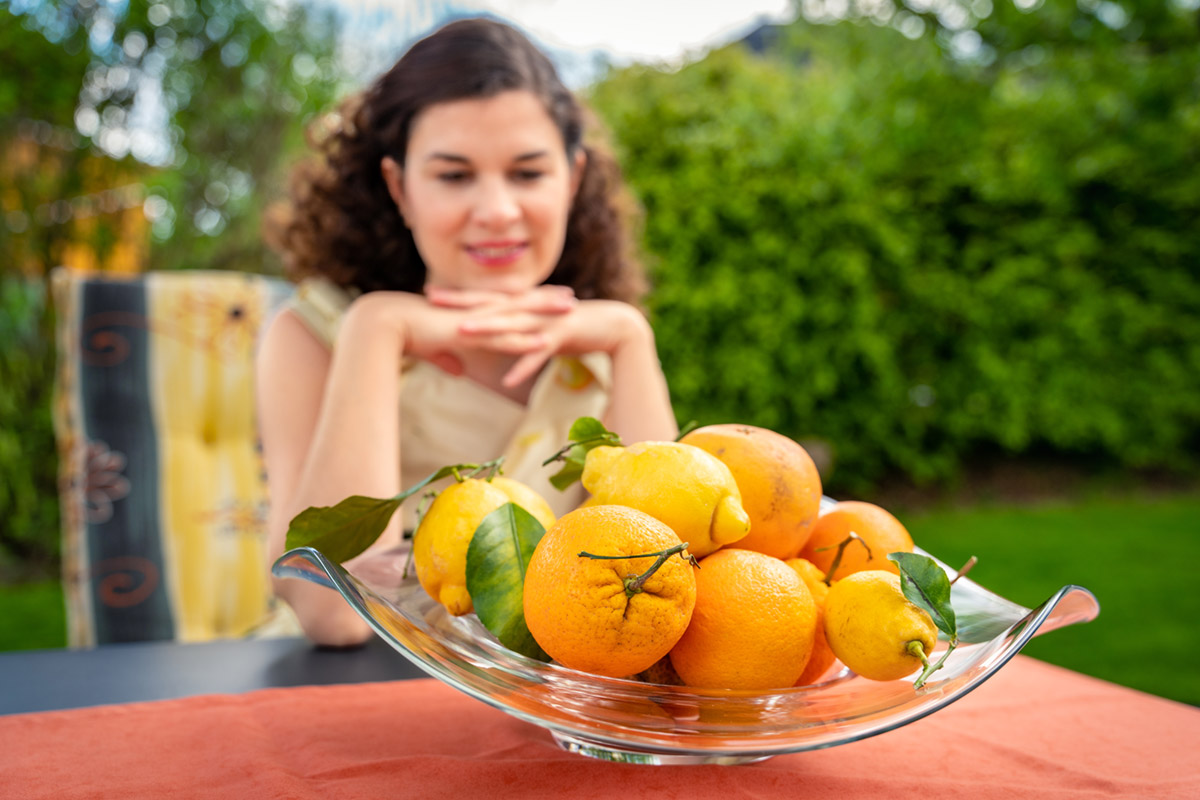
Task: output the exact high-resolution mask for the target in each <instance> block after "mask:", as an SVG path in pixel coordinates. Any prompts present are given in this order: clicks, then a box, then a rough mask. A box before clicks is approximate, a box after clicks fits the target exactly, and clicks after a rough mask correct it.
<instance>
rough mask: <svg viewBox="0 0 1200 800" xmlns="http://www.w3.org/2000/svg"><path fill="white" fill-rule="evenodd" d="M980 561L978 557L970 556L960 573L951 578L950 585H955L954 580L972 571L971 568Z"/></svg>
mask: <svg viewBox="0 0 1200 800" xmlns="http://www.w3.org/2000/svg"><path fill="white" fill-rule="evenodd" d="M978 563H979V559H978V558H976V557H975V556H971V557H970V558H968V559H967V563H965V564H963V565H962V569H960V570H959V571H958V574H957V575H955V576H954V577H953V578H951V579H950V585H951V586H953V585H954V582H955V581H956V580H958V579H959V578H962V577H965V576H966V574H967V573H968V572H970V571H971V568H972V567H974V566H975V565H976V564H978Z"/></svg>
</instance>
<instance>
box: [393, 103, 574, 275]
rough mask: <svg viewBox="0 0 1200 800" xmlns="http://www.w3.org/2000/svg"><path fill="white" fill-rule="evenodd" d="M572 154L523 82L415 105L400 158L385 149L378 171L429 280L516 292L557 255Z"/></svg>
mask: <svg viewBox="0 0 1200 800" xmlns="http://www.w3.org/2000/svg"><path fill="white" fill-rule="evenodd" d="M574 161H575V163H569V162H568V159H567V155H566V151H565V148H564V145H563V140H562V135H561V134H560V133H559V131H558V127H557V126H556V125H555V124H554V121H553V120H551V118H550V115H549V114H548V113H547V112H546V110H545V107H544V106H543V105H542V103H541V101H540V100H538V98H537V97H536V96H535V95H534V94H533V93H531V92H528V91H508V92H503V93H501V94H498V95H495V96H494V97H488V98H475V99H469V100H455V101H452V102H447V103H438V104H436V105H433V106H430V107H429V108H427V109H425V110H424V111H422V112H421V113H420V114H418V115H417V116H416V118H415V119H414V121H413V125H412V129H411V131H410V134H409V142H408V152H407V153H406V154H405V164H404V167H400V165H399V164H397V163H396V161H395V160H393V159H391V158H385V159H384V160H383V175H384V180H385V181H386V182H387V185H388V190H389V192H391V195H392V199H393V200H395V201H396V205H397V207H398V208H399V209H400V213H401V214H402V215H403V217H404V223H405V224H406V225H407V226H408V227H409V229H410V230H411V231H412V236H413V240H414V241H415V242H416V245H417V250H418V251H419V252H420V254H421V258H422V260H424V262H425V266H426V269H427V276H426V282H427V285H428V286H435V287H439V288H450V289H484V290H490V291H497V292H504V293H509V294H514V293H517V292H521V291H525V290H527V289H531V288H533V287H534V286H537V285H539V284H541V283H542V282H543V281H545V280H546V278H547V277H549V276H550V273H551V272H553V271H554V267H555V265H557V263H558V259H559V257H560V256H561V255H562V248H563V240H564V238H565V235H566V229H567V215H568V213H569V212H570V208H571V201H572V198H573V197H574V194H575V190H576V189H577V188H578V183H579V176H580V174H581V172H582V167H583V154H582V152H580V153H579V157H578V158H577V159H574Z"/></svg>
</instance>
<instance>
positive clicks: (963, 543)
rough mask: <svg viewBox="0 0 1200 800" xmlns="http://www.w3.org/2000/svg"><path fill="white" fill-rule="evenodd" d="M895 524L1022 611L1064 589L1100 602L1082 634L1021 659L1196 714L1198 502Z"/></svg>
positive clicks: (1029, 649)
mask: <svg viewBox="0 0 1200 800" xmlns="http://www.w3.org/2000/svg"><path fill="white" fill-rule="evenodd" d="M897 516H900V518H901V520H902V521H903V522H904V523H905V524H906V526H907V527H908V529H909V531H910V532H911V533H912V536H913V539H914V540H915V541H916V542H917V544H919V545H920V546H921V547H923V548H925V549H926V550H928V551H929V552H931V553H933V554H934V555H936V556H937V557H938V558H940V559H942V560H943V561H945V562H946V563H948V564H951V565H952V566H959V565H961V564H963V563H965V562H966V560H967V559H968V558H969V557H970V556H972V555H975V556H978V557H979V563H978V564H977V565H976V566H975V568H974V569H973V570H972V572H971V578H972V579H974V580H975V581H976V582H977V583H980V584H982V585H983V586H986V587H987V588H988V589H991V590H992V591H994V592H996V593H997V594H1000V595H1002V596H1004V597H1007V598H1008V599H1010V600H1012V601H1014V602H1017V603H1020V604H1021V605H1024V606H1027V607H1032V606H1035V605H1039V604H1041V603H1042V602H1043V601H1044V600H1046V599H1047V598H1049V597H1050V595H1051V594H1053V593H1054V592H1055V591H1056V590H1057V589H1058V588H1059V587H1061V586H1064V585H1066V584H1071V583H1073V584H1078V585H1080V586H1084V587H1086V588H1088V589H1090V590H1091V591H1092V593H1093V594H1095V595H1096V598H1097V599H1098V600H1099V601H1100V616H1099V617H1098V618H1097V619H1096V620H1095V621H1094V622H1090V623H1088V624H1086V625H1079V626H1072V627H1069V628H1063V629H1061V630H1057V631H1054V632H1052V633H1049V634H1046V635H1045V636H1039V637H1037V638H1035V639H1034V640H1033V641H1032V642H1030V643H1029V644H1028V645H1027V646H1026V648H1025V649H1024V650H1023V651H1022V652H1024V653H1025V654H1027V655H1031V656H1034V657H1036V658H1040V659H1042V660H1044V661H1049V662H1051V663H1054V664H1060V665H1062V666H1065V667H1070V668H1071V669H1074V670H1078V671H1079V672H1084V673H1087V674H1089V675H1095V676H1096V677H1100V678H1104V679H1106V680H1110V681H1113V682H1114V683H1120V684H1123V685H1125V686H1132V687H1134V688H1137V689H1142V690H1143V691H1147V692H1151V693H1153V694H1158V695H1162V696H1164V697H1170V698H1172V699H1175V700H1181V701H1183V702H1186V703H1191V704H1194V705H1196V704H1200V669H1197V668H1196V663H1197V659H1198V657H1200V627H1198V626H1197V620H1200V590H1198V589H1197V586H1198V585H1200V583H1198V582H1197V578H1196V574H1195V573H1193V572H1192V569H1194V568H1195V565H1196V564H1198V563H1200V494H1187V495H1173V496H1160V497H1152V496H1126V497H1120V496H1118V497H1112V496H1094V497H1085V498H1082V499H1076V500H1072V501H1071V502H1069V503H1067V502H1056V503H1045V504H1040V505H1035V506H1027V507H1011V506H1010V507H1003V506H977V507H973V508H965V509H934V510H928V511H921V512H914V513H911V514H905V513H903V512H902V511H897Z"/></svg>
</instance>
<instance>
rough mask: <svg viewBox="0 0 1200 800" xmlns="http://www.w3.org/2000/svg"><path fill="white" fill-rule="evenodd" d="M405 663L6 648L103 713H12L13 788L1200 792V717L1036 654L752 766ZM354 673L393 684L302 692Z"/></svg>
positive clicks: (199, 648) (25, 680) (195, 649)
mask: <svg viewBox="0 0 1200 800" xmlns="http://www.w3.org/2000/svg"><path fill="white" fill-rule="evenodd" d="M406 663H407V662H405V660H404V659H403V658H401V657H400V656H399V655H397V654H395V653H390V652H388V651H386V650H385V649H381V648H380V646H379V645H377V644H374V643H373V644H372V645H371V646H370V647H368V648H364V649H363V650H360V651H351V652H347V653H341V652H318V651H316V650H314V649H313V648H311V647H310V646H308V645H305V644H304V643H302V642H297V641H283V642H249V641H247V642H236V643H220V644H214V645H138V646H132V645H122V646H119V647H116V648H102V649H101V650H99V651H92V652H88V653H71V652H66V651H63V652H57V653H54V652H42V653H39V654H7V655H0V686H2V687H3V692H4V695H5V700H4V704H5V705H4V706H3V707H4V708H5V709H7V710H9V711H12V710H15V708H16V706H17V703H16V702H14V701H13V700H11V699H10V697H9V695H10V694H11V693H13V692H14V690H17V689H21V690H23V689H24V688H25V687H28V686H29V685H30V683H29V682H30V681H33V682H34V684H33V685H34V687H35V694H37V695H40V696H41V697H42V698H43V699H42V700H41V701H37V702H32V703H26V705H31V706H34V707H39V708H47V709H49V708H54V707H59V706H71V705H84V706H88V707H80V708H71V709H65V710H47V711H41V712H39V713H9V714H8V715H7V716H0V796H3V797H5V798H10V797H11V798H21V799H22V800H25V798H30V799H38V800H40V798H54V799H55V800H59V798H76V797H88V798H91V797H198V798H208V797H212V798H231V797H237V798H255V797H280V798H282V797H286V798H301V799H302V800H305V799H307V798H313V799H314V800H316V799H317V798H322V799H323V798H359V797H362V798H379V797H422V798H439V797H446V798H471V797H478V796H484V797H488V798H510V797H511V798H526V797H605V798H610V797H612V796H613V795H614V794H616V795H617V796H624V797H635V798H641V797H680V798H692V797H721V798H722V800H728V799H730V798H736V797H846V798H860V797H881V798H882V797H886V798H889V800H895V799H896V798H922V800H929V799H930V798H950V797H954V798H960V797H969V798H973V799H979V800H988V798H1005V799H1006V800H1007V799H1008V798H1022V797H1036V798H1072V800H1078V799H1079V798H1100V797H1104V798H1111V797H1136V798H1197V797H1200V748H1198V747H1197V745H1200V710H1197V709H1195V708H1193V707H1191V706H1186V705H1183V704H1180V703H1175V702H1172V701H1168V700H1164V699H1161V698H1157V697H1153V696H1151V695H1147V694H1143V693H1140V692H1137V691H1134V690H1131V689H1126V688H1123V687H1119V686H1115V685H1113V684H1110V683H1106V682H1104V681H1100V680H1096V679H1093V678H1088V677H1085V676H1082V675H1080V674H1078V673H1075V672H1071V671H1068V670H1065V669H1061V668H1058V667H1053V666H1050V665H1047V664H1044V663H1042V662H1039V661H1036V660H1034V659H1031V658H1026V657H1023V656H1018V657H1017V658H1015V659H1014V660H1013V661H1012V662H1011V663H1009V664H1008V665H1006V666H1005V667H1004V668H1003V669H1001V670H1000V671H999V672H998V673H997V674H996V675H995V676H994V677H993V678H991V679H990V680H989V681H988V682H987V683H985V684H984V685H983V686H981V687H980V688H979V689H977V690H976V691H974V692H973V693H971V694H970V695H968V696H967V697H965V698H963V699H962V700H960V701H958V702H956V703H954V704H953V705H951V706H950V707H948V708H946V709H944V710H942V711H939V712H938V713H936V714H933V715H932V716H930V717H927V718H925V719H922V720H919V721H917V722H915V723H913V724H911V725H908V726H905V727H904V728H901V729H899V730H895V731H892V732H889V733H885V734H882V735H880V736H876V737H872V738H870V739H866V740H863V741H860V742H855V743H852V744H847V745H842V746H839V747H834V748H831V749H828V750H819V751H813V752H807V753H797V754H793V755H788V756H779V757H776V758H773V759H769V760H767V761H764V762H761V763H758V764H753V765H745V766H737V767H719V766H701V767H676V766H671V767H649V766H638V765H630V764H612V763H606V762H603V761H597V760H593V759H588V758H585V757H583V756H579V755H574V754H571V753H567V752H565V751H563V750H560V749H559V748H558V747H557V746H556V745H555V744H554V742H553V740H552V739H551V738H550V736H549V734H548V733H546V732H545V731H544V730H542V729H541V728H538V727H536V726H534V725H531V724H528V723H525V722H522V721H521V720H518V719H516V718H515V717H512V716H510V715H508V714H505V713H503V712H501V711H498V710H496V709H494V708H492V707H490V706H488V705H486V704H484V703H481V702H479V701H477V700H474V699H472V698H470V697H467V696H466V695H464V694H462V693H460V692H457V691H455V690H454V689H452V688H450V687H448V686H445V685H444V684H441V683H439V682H437V681H434V680H432V679H427V678H426V679H418V680H392V679H391V678H393V677H398V678H407V677H409V676H410V675H411V672H410V671H409V670H408V668H406V667H405V666H404V665H405V664H406ZM172 665H173V666H174V667H175V668H178V669H179V670H180V671H179V672H178V673H177V674H176V675H174V676H172V677H171V678H169V679H167V678H164V677H162V676H161V675H160V674H159V673H160V672H161V671H162V670H163V669H164V666H167V667H168V668H169V667H171V666H172ZM181 665H182V666H181ZM377 669H378V670H384V671H387V670H392V669H395V670H397V671H398V673H399V674H390V675H384V674H380V673H377V672H375V670H377ZM214 671H218V672H223V673H225V674H224V676H223V677H218V676H215V675H213V674H212V673H213V672H214ZM115 672H119V673H120V675H119V676H114V675H112V674H109V673H115ZM340 678H346V679H360V678H362V679H366V680H368V681H370V680H371V679H372V678H382V679H383V680H380V681H377V682H366V683H341V684H336V683H335V684H333V685H299V684H300V683H304V682H311V683H313V684H330V681H331V679H340ZM56 687H57V688H56ZM139 687H140V688H139ZM264 687H265V688H264ZM59 689H61V691H58V690H59ZM211 692H219V693H217V694H211ZM230 692H232V693H230ZM164 697H166V698H172V699H158V698H164ZM56 698H57V701H56ZM140 700H152V702H140ZM114 702H115V703H116V704H115V705H94V703H114Z"/></svg>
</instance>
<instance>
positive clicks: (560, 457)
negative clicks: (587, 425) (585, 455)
mask: <svg viewBox="0 0 1200 800" xmlns="http://www.w3.org/2000/svg"><path fill="white" fill-rule="evenodd" d="M594 442H607V443H608V444H611V445H613V446H620V444H621V439H620V437H618V436H617V435H616V434H615V433H613V432H612V431H606V432H604V433H599V434H596V435H595V436H589V437H588V438H586V439H580V440H579V441H577V442H571V443H570V444H568V445H566V446H565V447H563V448H562V449H561V450H559V451H558V452H557V453H555V454H554V455H552V456H550V457H549V458H547V459H546V460H545V461H543V462H542V466H543V467H548V466H550V465H551V464H553V463H554V462H555V461H565V460H566V456H567V453H569V452H571V448H573V447H580V446H584V447H585V448H586V449H588V450H590V449H591V448H590V447H586V446H587V445H590V444H592V443H594Z"/></svg>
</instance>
